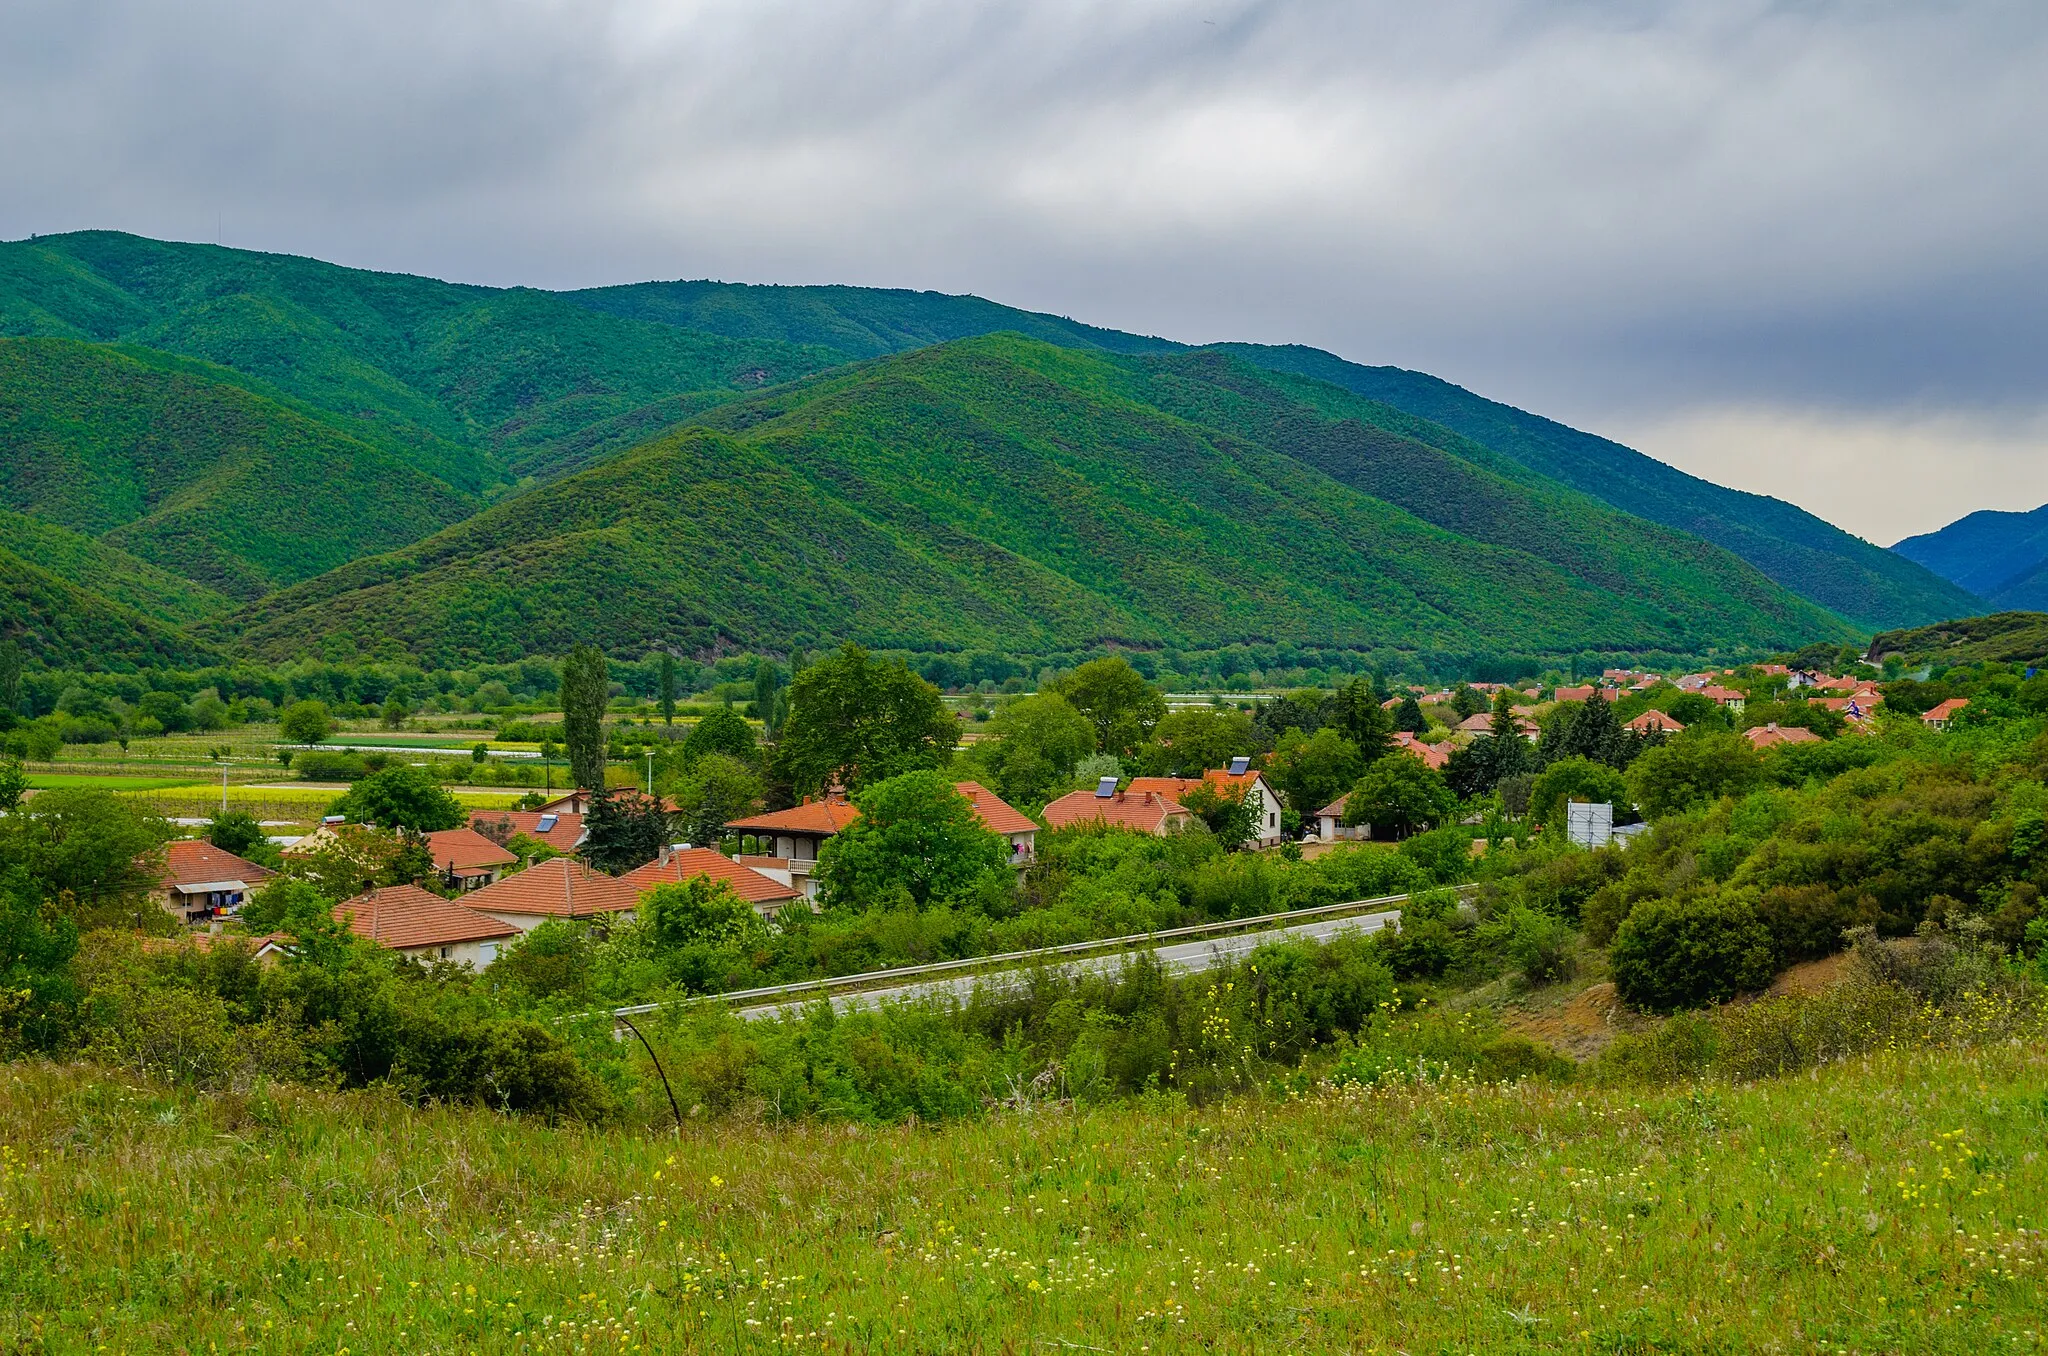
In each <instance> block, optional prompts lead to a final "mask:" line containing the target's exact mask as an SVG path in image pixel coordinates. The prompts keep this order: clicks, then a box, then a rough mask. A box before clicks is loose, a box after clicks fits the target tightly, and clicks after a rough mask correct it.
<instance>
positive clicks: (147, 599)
mask: <svg viewBox="0 0 2048 1356" xmlns="http://www.w3.org/2000/svg"><path fill="white" fill-rule="evenodd" d="M0 549H4V550H6V551H8V552H10V553H12V554H13V555H14V556H15V557H17V558H18V559H20V560H22V561H25V562H26V563H28V564H30V565H33V566H35V567H36V568H37V569H40V570H43V571H46V572H48V573H49V574H52V575H55V576H56V577H57V578H59V579H61V580H64V581H65V582H66V583H69V584H73V585H76V586H77V587H79V588H82V589H85V590H86V591H88V592H90V593H95V594H98V595H100V596H101V597H103V598H105V599H107V600H108V601H109V602H113V603H117V604H119V605H120V606H122V607H126V608H130V609H133V610H134V611H136V612H140V613H141V614H142V615H143V616H145V617H148V618H150V619H151V620H153V621H158V622H162V623H163V624H165V625H166V626H183V625H186V624H187V623H189V622H195V621H197V620H199V619H200V618H201V617H205V616H210V615H212V614H213V613H215V612H225V611H226V610H227V609H229V608H230V607H232V606H234V604H233V601H232V600H230V599H229V598H227V597H226V596H225V595H223V594H219V593H215V592H214V591H213V590H212V589H209V588H206V587H205V586H204V585H201V584H195V583H193V582H192V581H191V580H189V579H186V578H185V577H184V576H182V575H177V574H173V573H172V572H171V571H169V570H163V569H159V568H157V567H156V566H154V565H152V564H150V563H149V562H148V561H146V560H143V559H141V558H140V557H137V556H132V555H129V554H128V553H127V552H126V551H123V550H122V549H121V548H120V547H118V546H110V545H108V544H107V543H106V542H103V541H100V540H98V539H96V538H93V537H88V536H86V535H85V534H84V533H82V532H73V531H72V530H71V529H70V528H68V527H60V526H58V525H57V524H56V523H52V522H47V521H45V520H43V519H41V518H32V517H30V516H29V515H28V514H26V513H14V512H11V511H9V510H7V509H0Z"/></svg>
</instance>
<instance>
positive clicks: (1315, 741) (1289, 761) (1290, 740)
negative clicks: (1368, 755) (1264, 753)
mask: <svg viewBox="0 0 2048 1356" xmlns="http://www.w3.org/2000/svg"><path fill="white" fill-rule="evenodd" d="M1365 769H1366V761H1365V756H1364V755H1363V754H1361V753H1360V752H1359V751H1358V745H1356V744H1354V743H1352V742H1351V741H1350V740H1349V739H1346V738H1345V737H1344V736H1343V735H1342V734H1341V733H1339V732H1338V730H1337V729H1336V727H1334V726H1328V725H1326V726H1324V727H1323V728H1322V729H1320V730H1317V731H1316V732H1315V733H1314V734H1313V735H1306V736H1305V735H1303V734H1302V733H1301V732H1300V731H1299V730H1289V731H1288V732H1287V733H1286V734H1283V735H1281V736H1280V747H1279V748H1278V749H1276V750H1275V751H1274V753H1273V756H1272V758H1271V759H1269V760H1268V761H1267V763H1266V780H1267V781H1269V782H1271V783H1272V784H1273V786H1274V787H1275V788H1276V789H1277V790H1278V791H1279V792H1280V794H1281V795H1283V796H1285V797H1286V798H1287V803H1288V805H1290V806H1292V807H1293V809H1294V811H1295V813H1297V814H1299V815H1302V816H1304V817H1305V816H1308V815H1312V814H1314V813H1315V812H1316V811H1317V810H1320V809H1322V808H1323V806H1325V805H1328V804H1329V803H1330V802H1331V801H1333V800H1335V799H1337V797H1339V796H1341V795H1343V794H1344V793H1345V792H1346V791H1348V790H1350V789H1351V788H1352V787H1354V786H1356V785H1357V784H1358V779H1359V777H1361V776H1362V775H1364V773H1365Z"/></svg>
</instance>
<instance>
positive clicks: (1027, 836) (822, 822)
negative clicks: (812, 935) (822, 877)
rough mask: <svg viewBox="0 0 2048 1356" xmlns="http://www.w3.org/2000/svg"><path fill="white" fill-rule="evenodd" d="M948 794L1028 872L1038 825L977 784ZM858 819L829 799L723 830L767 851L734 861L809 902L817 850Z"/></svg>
mask: <svg viewBox="0 0 2048 1356" xmlns="http://www.w3.org/2000/svg"><path fill="white" fill-rule="evenodd" d="M953 789H954V790H956V791H958V792H959V793H960V794H961V795H962V796H964V797H966V798H967V803H968V804H969V805H970V806H972V807H973V808H974V815H975V818H977V819H979V820H980V821H981V824H982V827H983V828H985V829H987V830H988V831H989V832H990V833H993V834H997V835H1000V836H1001V837H1002V838H1003V840H1004V841H1005V842H1007V843H1008V844H1009V845H1010V864H1011V865H1012V866H1015V867H1018V868H1020V869H1021V868H1023V867H1026V866H1029V865H1030V864H1031V862H1032V859H1033V857H1034V856H1035V855H1036V852H1037V846H1036V845H1037V842H1038V825H1037V824H1035V823H1033V822H1032V820H1031V819H1030V818H1029V817H1028V816H1026V815H1025V814H1023V813H1022V812H1021V811H1019V810H1017V809H1016V808H1015V807H1014V806H1012V805H1011V804H1010V803H1009V802H1008V801H1005V800H1004V799H1003V798H1002V797H1001V796H998V795H997V794H996V793H995V792H993V791H991V790H989V789H988V788H987V787H985V786H983V785H982V784H981V783H980V782H955V783H953ZM859 818H860V811H859V810H857V809H855V808H854V807H853V806H852V805H851V804H850V803H849V802H848V801H847V799H846V797H845V796H844V795H840V794H836V793H835V794H830V795H827V796H826V797H825V798H824V799H823V800H807V801H805V802H804V803H803V804H802V805H793V806H791V807H790V808H789V809H787V810H772V811H770V812H769V813H767V814H765V815H753V816H751V817H749V818H747V819H735V820H733V821H732V822H731V823H729V824H727V825H726V826H725V827H726V828H727V829H729V830H731V831H733V832H735V833H743V834H752V835H754V836H756V837H759V838H761V839H764V840H766V841H765V843H764V846H765V847H766V848H767V850H766V851H764V852H761V853H759V854H758V855H755V854H748V855H746V856H743V857H740V858H737V859H736V860H739V861H742V862H744V863H745V864H746V865H747V866H748V867H750V868H752V869H753V870H756V871H772V872H774V873H776V874H777V875H783V876H787V877H788V878H789V879H790V880H792V881H793V882H795V883H796V885H797V887H798V888H799V889H801V890H803V892H804V893H805V894H806V895H808V896H811V897H813V898H815V897H816V895H817V886H816V884H815V883H814V882H813V881H812V878H811V873H812V872H813V871H815V870H816V869H817V863H818V850H819V849H820V848H822V847H824V845H825V840H826V839H827V838H830V837H832V836H833V835H834V834H836V833H840V832H842V831H843V830H845V828H846V827H847V826H848V825H850V824H852V823H853V822H854V821H855V820H856V819H859Z"/></svg>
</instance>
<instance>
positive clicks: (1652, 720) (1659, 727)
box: [1622, 711, 1685, 735]
mask: <svg viewBox="0 0 2048 1356" xmlns="http://www.w3.org/2000/svg"><path fill="white" fill-rule="evenodd" d="M1622 728H1623V729H1627V730H1634V731H1635V732H1636V733H1637V734H1639V735H1647V734H1683V733H1684V732H1685V727H1684V726H1683V725H1681V724H1679V723H1678V722H1677V721H1675V720H1673V719H1672V718H1671V717H1670V716H1667V715H1665V714H1664V713H1663V712H1662V711H1645V712H1643V714H1641V715H1640V716H1637V717H1636V718H1635V719H1634V720H1632V721H1629V722H1628V723H1627V724H1626V725H1624V726H1623V727H1622Z"/></svg>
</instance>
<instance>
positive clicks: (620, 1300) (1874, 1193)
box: [0, 1043, 2048, 1353]
mask: <svg viewBox="0 0 2048 1356" xmlns="http://www.w3.org/2000/svg"><path fill="white" fill-rule="evenodd" d="M2044 1148H2048V1050H2043V1049H2042V1048H2041V1047H2040V1046H2038V1045H2035V1044H2021V1043H2009V1044H2002V1045H1997V1046H1993V1047H1990V1048H1983V1049H1978V1050H1975V1051H1967V1052H1938V1051H1917V1052H1914V1051H1891V1052H1886V1053H1881V1054H1876V1055H1871V1056H1868V1057H1863V1058H1858V1059H1854V1060H1850V1061H1847V1062H1844V1063H1842V1064H1838V1065H1835V1066H1833V1067H1830V1068H1827V1069H1824V1070H1821V1071H1819V1072H1818V1073H1815V1074H1811V1075H1802V1076H1798V1077H1792V1078H1785V1079H1777V1080H1767V1081H1762V1082H1757V1083H1751V1084H1733V1083H1725V1082H1711V1083H1699V1084H1692V1085H1686V1086H1675V1087H1669V1088H1660V1089H1655V1090H1651V1089H1646V1088H1642V1087H1635V1088H1620V1089H1613V1088H1598V1087H1590V1086H1579V1085H1571V1084H1550V1083H1544V1082H1536V1081H1530V1082H1524V1083H1519V1084H1514V1085H1483V1084H1473V1083H1463V1082H1448V1083H1435V1084H1410V1083H1398V1084H1391V1085H1380V1086H1375V1087H1357V1086H1354V1087H1350V1088H1346V1089H1335V1088H1332V1089H1327V1090H1325V1091H1321V1092H1318V1093H1315V1094H1313V1095H1310V1096H1305V1097H1299V1098H1288V1099H1272V1098H1259V1097H1252V1098H1243V1099H1238V1100H1233V1101H1230V1102H1226V1103H1223V1104H1220V1105H1217V1106H1213V1107H1209V1108H1205V1109H1189V1108H1187V1107H1185V1106H1182V1105H1178V1104H1176V1103H1175V1102H1173V1101H1171V1100H1169V1099H1153V1100H1152V1101H1150V1102H1147V1103H1140V1104H1125V1105H1122V1106H1116V1107H1107V1108H1100V1109H1076V1108H1072V1107H1065V1106H1058V1105H1053V1106H1046V1105H1040V1106H1038V1107H1034V1108H1031V1109H1029V1110H1026V1111H1018V1110H1014V1109H1013V1110H1008V1111H998V1112H995V1113H992V1114H991V1115H989V1116H987V1117H985V1118H981V1119H978V1120H974V1121H970V1122H964V1123H959V1124H955V1125H949V1126H946V1127H943V1128H931V1127H920V1126H905V1127H892V1128H884V1129H876V1128H872V1127H860V1126H847V1125H831V1124H824V1123H804V1124H798V1125H784V1126H770V1125H765V1124H747V1123H738V1124H735V1123H731V1122H727V1123H723V1124H721V1125H717V1126H712V1125H706V1124H702V1123H700V1122H697V1121H694V1120H693V1121H692V1122H691V1123H690V1125H689V1127H688V1128H687V1129H686V1130H685V1131H683V1132H682V1133H681V1134H680V1135H677V1134H675V1133H673V1132H670V1133H666V1134H661V1135H656V1136H652V1137H649V1136H647V1135H644V1134H634V1133H632V1132H628V1131H624V1130H618V1129H609V1130H590V1129H582V1128H574V1127H549V1126H545V1125H540V1124H536V1123H533V1122H530V1121H525V1122H522V1121H519V1120H514V1119H508V1118H505V1117H501V1116H496V1115H492V1114H489V1113H481V1112H461V1111H444V1110H418V1109H412V1108H408V1107H406V1106H404V1105H403V1104H401V1103H400V1102H398V1101H397V1100H396V1099H395V1098H392V1097H389V1096H383V1095H376V1094H355V1095H332V1094H327V1093H322V1092H317V1091H308V1090H305V1089H298V1088H286V1087H275V1088H258V1089H256V1090H253V1091H249V1092H245V1093H219V1094H192V1093H182V1092H173V1091H166V1090H158V1089H152V1088H149V1087H144V1086H136V1085H132V1084H130V1083H127V1082H124V1081H122V1080H121V1079H120V1078H119V1077H118V1076H115V1075H109V1074H108V1073H106V1072H104V1071H101V1070H95V1069H90V1068H86V1067H55V1066H50V1065H36V1064H26V1063H22V1064H15V1065H12V1066H10V1067H9V1068H8V1069H7V1070H6V1072H5V1075H4V1081H0V1221H4V1223H5V1228H6V1230H7V1236H6V1241H5V1246H4V1247H0V1348H4V1349H6V1350H9V1351H39V1352H40V1351H49V1352H72V1351H79V1352H92V1351H141V1350H173V1349H175V1350H192V1351H206V1350H222V1351H230V1350H261V1351H322V1352H343V1351H347V1352H370V1351H401V1350H404V1351H449V1350H463V1351H471V1350H476V1351H506V1352H513V1351H635V1350H655V1351H720V1352H729V1351H771V1350H776V1351H779V1350H789V1349H795V1350H820V1351H837V1352H852V1351H859V1352H922V1351H931V1352H939V1351H945V1352H959V1351H1005V1352H1008V1351H1017V1352H1023V1351H1027V1350H1029V1351H1036V1350H1096V1351H1116V1352H1131V1351H1161V1352H1178V1351H1231V1352H1252V1351H1279V1350H1292V1351H1336V1350H1342V1351H1404V1352H1423V1351H1431V1352H1436V1351H1444V1352H1449V1351H1461V1352H1462V1351H1502V1350H1509V1351H1512V1350H1562V1351H1631V1352H1642V1351H1689V1352H1691V1351H1712V1352H1723V1351H1725V1352H1750V1351H1788V1352H1792V1351H1797V1352H1808V1351H1813V1352H1819V1351H1826V1352H1867V1351H1900V1352H1904V1351H1912V1352H1930V1351H1969V1352H1973V1353H1995V1352H2008V1351H2015V1352H2018V1351H2037V1350H2040V1349H2041V1348H2042V1346H2043V1345H2044V1341H2048V1339H2044V1331H2043V1330H2044V1327H2048V1317H2044V1316H2048V1285H2044V1280H2043V1276H2042V1272H2043V1270H2044V1268H2048V1235H2044V1234H2043V1233H2042V1232H2041V1229H2042V1224H2043V1221H2044V1220H2048V1171H2044V1170H2043V1165H2042V1164H2041V1163H2040V1161H2039V1158H2040V1155H2041V1153H2042V1151H2043V1149H2044Z"/></svg>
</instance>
